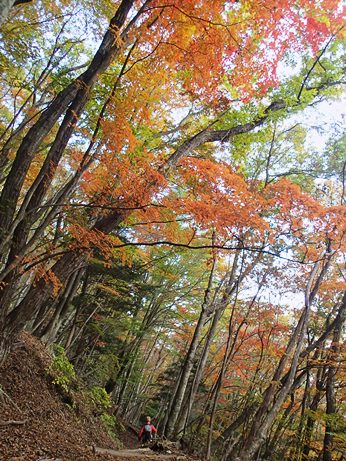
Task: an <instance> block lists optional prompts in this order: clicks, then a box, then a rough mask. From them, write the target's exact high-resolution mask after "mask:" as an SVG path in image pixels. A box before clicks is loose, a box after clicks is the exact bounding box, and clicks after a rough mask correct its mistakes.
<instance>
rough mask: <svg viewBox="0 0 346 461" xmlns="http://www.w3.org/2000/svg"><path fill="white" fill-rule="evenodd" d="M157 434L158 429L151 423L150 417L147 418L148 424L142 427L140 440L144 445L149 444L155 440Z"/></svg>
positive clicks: (139, 435)
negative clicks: (154, 436) (154, 435)
mask: <svg viewBox="0 0 346 461" xmlns="http://www.w3.org/2000/svg"><path fill="white" fill-rule="evenodd" d="M156 432H157V429H156V427H155V426H154V425H153V424H152V423H151V418H150V416H147V417H146V423H145V424H144V426H142V427H141V430H140V431H139V434H138V440H139V441H140V442H142V444H145V443H149V442H151V441H152V440H153V434H156Z"/></svg>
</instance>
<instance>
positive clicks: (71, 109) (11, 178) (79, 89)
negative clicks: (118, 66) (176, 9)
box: [0, 0, 133, 240]
mask: <svg viewBox="0 0 346 461" xmlns="http://www.w3.org/2000/svg"><path fill="white" fill-rule="evenodd" d="M132 5H133V0H123V1H122V2H121V4H120V6H119V8H118V10H117V12H116V14H115V16H114V17H113V18H112V20H111V22H110V25H109V28H108V30H107V32H106V34H105V35H104V38H103V41H102V43H101V45H100V47H99V49H98V50H97V52H96V54H95V56H94V58H93V60H92V61H91V63H90V65H89V67H88V69H87V70H86V71H85V72H83V73H82V74H81V75H80V76H79V77H77V78H76V79H75V80H74V81H73V82H72V83H70V84H69V85H68V86H67V87H66V88H64V89H63V90H62V91H61V92H60V93H59V94H58V95H57V96H56V98H55V99H54V100H53V102H52V103H51V104H50V106H49V107H48V108H47V109H46V110H45V111H44V112H43V113H42V114H41V116H40V117H39V119H38V121H37V122H36V123H35V124H34V125H33V126H32V127H31V128H30V129H29V131H28V133H27V134H26V135H25V137H24V139H23V141H22V143H21V145H20V147H19V149H18V151H17V155H16V157H15V159H14V161H13V164H12V168H11V171H10V173H9V174H8V176H7V179H6V182H5V184H4V187H3V190H2V193H1V197H0V229H1V238H0V240H3V239H7V238H8V233H9V231H10V227H11V223H12V219H13V216H14V213H15V210H16V207H17V203H18V199H19V196H20V192H21V189H22V186H23V183H24V180H25V177H26V174H27V172H28V170H29V167H30V164H31V162H32V159H33V156H34V155H35V153H36V152H37V149H38V148H39V146H40V145H41V143H42V141H43V140H44V138H45V137H46V136H47V135H48V133H49V132H50V131H51V129H52V128H53V126H54V125H55V123H56V122H57V121H58V120H59V118H60V117H61V116H62V115H63V114H65V116H64V119H63V121H62V124H61V126H60V128H59V130H58V133H57V135H56V138H55V140H54V142H53V145H52V147H51V150H50V152H49V154H48V156H47V159H46V161H45V163H44V166H43V169H42V170H41V172H40V173H39V176H38V177H37V178H36V180H35V181H34V184H33V186H34V187H32V188H31V189H30V190H31V197H33V196H34V194H38V195H41V193H42V190H41V191H40V188H43V189H44V188H45V186H44V181H45V180H46V179H47V178H49V177H50V176H51V174H52V173H53V170H54V168H55V167H56V163H57V162H58V161H59V159H60V158H61V155H62V153H63V151H64V149H65V147H66V145H67V143H68V141H69V139H70V137H71V135H72V134H73V132H74V130H75V126H76V123H77V120H78V118H79V116H80V114H81V112H82V110H83V109H84V106H85V104H86V102H87V101H88V100H89V99H90V97H91V90H92V87H93V85H94V84H95V82H96V80H97V78H98V76H99V75H100V73H102V72H103V71H104V70H106V69H107V68H108V66H109V65H110V63H111V62H112V61H113V60H114V58H115V57H116V55H117V54H118V52H119V51H120V49H121V46H122V40H121V36H120V32H119V30H120V29H121V27H123V25H124V23H125V21H126V18H127V16H128V13H129V11H130V9H131V7H132ZM51 168H52V170H51ZM31 197H30V196H29V197H27V201H28V202H29V201H30V199H31ZM36 199H37V197H36V198H34V199H33V200H34V202H36Z"/></svg>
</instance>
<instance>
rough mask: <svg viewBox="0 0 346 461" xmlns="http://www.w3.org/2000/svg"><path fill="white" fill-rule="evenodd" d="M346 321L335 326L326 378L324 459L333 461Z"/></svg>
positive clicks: (345, 297)
mask: <svg viewBox="0 0 346 461" xmlns="http://www.w3.org/2000/svg"><path fill="white" fill-rule="evenodd" d="M345 302H346V292H345V294H344V303H345ZM344 322H345V316H343V317H341V318H340V321H339V322H338V324H337V325H336V327H335V330H334V334H333V341H332V344H331V346H330V354H328V355H329V357H328V359H329V360H328V361H329V362H330V365H329V366H328V371H327V380H326V414H327V415H328V418H327V420H326V429H325V435H324V441H323V461H332V459H333V456H332V450H333V433H335V432H336V431H337V427H336V423H335V422H333V419H332V416H333V415H335V414H336V397H335V375H336V372H337V365H336V362H337V356H338V354H339V352H340V340H341V335H342V328H343V324H344Z"/></svg>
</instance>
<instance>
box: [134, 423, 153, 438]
mask: <svg viewBox="0 0 346 461" xmlns="http://www.w3.org/2000/svg"><path fill="white" fill-rule="evenodd" d="M147 426H150V433H151V434H152V433H156V432H157V429H156V427H155V426H154V425H153V424H151V423H150V424H144V426H142V427H141V430H140V431H139V434H138V438H139V440H141V438H142V436H143V433H144V431H145V430H146V427H147Z"/></svg>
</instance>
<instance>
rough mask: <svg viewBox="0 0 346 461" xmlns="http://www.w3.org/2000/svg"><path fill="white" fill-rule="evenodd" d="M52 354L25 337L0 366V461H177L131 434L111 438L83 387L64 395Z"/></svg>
mask: <svg viewBox="0 0 346 461" xmlns="http://www.w3.org/2000/svg"><path fill="white" fill-rule="evenodd" d="M50 363H51V356H50V354H49V353H48V352H47V351H46V349H45V348H44V346H43V345H42V344H41V343H40V341H38V340H37V339H36V338H33V337H32V336H30V335H28V334H22V335H21V337H20V342H19V347H18V348H16V350H15V351H13V352H12V353H11V354H10V356H9V358H8V359H7V361H6V363H5V364H4V366H3V367H2V368H0V461H125V460H126V461H139V460H143V461H144V460H146V461H161V460H162V461H178V460H186V461H188V460H191V458H189V457H188V456H187V455H185V454H184V453H182V452H180V451H179V450H172V452H171V453H167V452H166V453H158V452H154V451H152V450H150V449H149V448H140V447H139V446H138V441H137V438H136V437H135V435H134V434H131V432H130V431H124V432H123V433H120V434H119V439H120V440H116V439H114V438H112V437H111V436H110V435H109V434H108V433H107V430H106V428H105V426H104V425H103V423H102V422H101V421H100V419H99V417H98V416H97V415H94V414H93V411H92V407H91V405H90V403H88V402H87V400H86V398H85V396H84V395H83V392H82V391H81V390H80V389H78V390H77V389H76V390H74V391H71V392H69V394H68V395H64V393H63V392H61V389H60V390H59V388H58V387H57V386H56V385H54V384H53V383H52V378H51V376H50V375H49V373H48V372H47V370H48V369H49V366H50Z"/></svg>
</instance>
